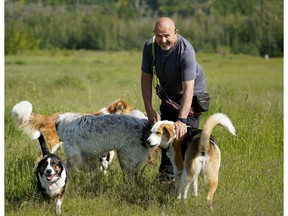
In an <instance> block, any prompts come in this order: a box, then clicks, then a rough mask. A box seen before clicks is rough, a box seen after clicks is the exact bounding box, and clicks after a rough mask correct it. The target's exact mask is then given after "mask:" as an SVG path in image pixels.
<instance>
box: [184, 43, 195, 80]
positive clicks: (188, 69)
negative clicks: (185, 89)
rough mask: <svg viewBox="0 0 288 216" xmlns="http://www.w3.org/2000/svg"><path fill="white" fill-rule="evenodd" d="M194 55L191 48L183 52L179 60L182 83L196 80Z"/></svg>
mask: <svg viewBox="0 0 288 216" xmlns="http://www.w3.org/2000/svg"><path fill="white" fill-rule="evenodd" d="M196 66H197V61H196V55H195V51H194V49H193V48H190V49H187V50H185V52H184V53H183V55H182V58H181V77H182V81H189V80H195V79H196Z"/></svg>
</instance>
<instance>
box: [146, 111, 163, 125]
mask: <svg viewBox="0 0 288 216" xmlns="http://www.w3.org/2000/svg"><path fill="white" fill-rule="evenodd" d="M147 117H148V120H149V122H150V124H155V123H156V122H157V121H160V120H161V117H160V115H159V113H157V112H156V111H155V110H151V111H149V112H147Z"/></svg>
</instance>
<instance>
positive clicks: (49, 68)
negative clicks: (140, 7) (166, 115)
mask: <svg viewBox="0 0 288 216" xmlns="http://www.w3.org/2000/svg"><path fill="white" fill-rule="evenodd" d="M198 61H199V62H200V64H201V65H202V66H203V68H204V70H205V72H206V77H207V86H208V88H207V91H208V92H209V93H210V96H211V107H210V110H209V112H207V113H204V114H203V115H202V120H201V127H202V126H203V123H204V122H205V120H206V119H207V117H208V116H209V115H211V114H212V113H215V112H223V113H225V114H227V115H228V116H229V117H230V118H231V120H232V122H233V123H234V126H235V128H236V130H237V136H236V137H232V136H231V135H230V134H229V133H228V132H227V131H226V130H224V129H223V128H221V127H217V128H216V129H215V130H214V132H213V133H214V135H215V137H216V139H217V140H218V142H219V145H220V148H221V150H222V165H221V169H220V176H219V177H220V183H219V187H218V190H217V191H216V193H215V196H214V211H213V212H210V211H209V209H208V208H207V207H206V205H205V197H206V187H205V184H204V182H203V181H202V180H200V182H199V197H198V198H194V197H192V196H191V195H190V197H189V199H188V201H187V203H182V202H179V201H177V200H176V199H175V196H174V194H173V191H169V190H168V188H167V187H165V186H163V185H160V184H159V183H158V182H155V181H154V178H155V176H156V175H157V170H158V167H159V163H160V161H159V159H160V158H159V156H158V155H157V154H155V161H156V165H150V164H148V165H146V166H145V167H144V168H143V172H142V175H141V177H142V178H141V180H139V181H138V182H137V184H136V185H127V184H125V183H124V182H123V181H122V174H121V171H120V168H119V165H118V163H117V160H114V161H113V164H112V166H111V169H110V171H109V174H108V175H107V176H102V175H100V174H95V173H91V172H87V171H86V172H85V171H82V172H80V173H79V174H77V176H74V177H73V178H70V179H69V181H68V185H67V191H66V195H65V200H64V203H63V206H62V210H63V215H73V216H74V215H103V216H104V215H117V216H118V215H125V216H126V215H221V216H222V215H251V216H252V215H253V216H254V215H269V216H270V215H283V199H284V198H283V197H284V195H283V187H284V186H283V160H284V156H283V59H282V58H277V59H269V60H264V59H262V58H257V57H251V56H245V55H224V56H223V55H219V54H204V53H200V54H198ZM140 65H141V53H140V52H88V51H78V52H76V51H75V52H72V51H54V52H34V53H23V54H22V55H17V56H5V180H4V181H5V215H51V214H52V215H53V214H54V208H55V205H54V202H53V203H51V204H45V203H44V202H43V200H42V197H41V195H40V194H39V193H38V192H37V190H36V180H35V176H34V167H35V159H36V157H37V151H38V150H37V147H38V144H37V142H34V141H31V140H30V139H29V138H28V137H27V136H26V135H24V134H22V133H21V132H20V131H18V130H17V129H16V128H15V125H14V124H13V122H12V120H11V117H10V112H11V109H12V107H13V105H15V104H16V103H17V102H19V101H21V100H28V101H30V102H31V103H32V104H33V110H34V111H35V112H37V113H42V114H52V113H54V112H58V111H75V112H92V111H96V110H98V109H100V108H102V107H104V106H107V105H108V104H110V103H111V102H112V101H114V100H116V99H118V98H122V99H125V100H127V101H129V102H130V103H132V104H133V105H134V107H135V108H137V109H140V110H144V107H143V103H142V98H141V91H140ZM153 101H154V104H155V106H157V105H159V100H158V99H157V98H156V97H154V99H153ZM58 154H59V155H60V156H61V157H62V158H63V159H64V160H65V154H64V151H63V149H61V150H60V151H59V152H58Z"/></svg>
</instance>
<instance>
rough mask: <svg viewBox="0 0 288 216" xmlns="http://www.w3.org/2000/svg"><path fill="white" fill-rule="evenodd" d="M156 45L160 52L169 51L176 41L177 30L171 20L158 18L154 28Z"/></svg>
mask: <svg viewBox="0 0 288 216" xmlns="http://www.w3.org/2000/svg"><path fill="white" fill-rule="evenodd" d="M154 33H155V36H156V43H157V44H158V45H159V46H160V47H161V49H162V50H164V51H168V50H170V49H171V48H172V47H173V46H174V45H175V44H176V41H177V30H176V28H175V24H174V22H173V20H172V19H170V18H168V17H162V18H159V19H158V20H157V21H156V23H155V27H154Z"/></svg>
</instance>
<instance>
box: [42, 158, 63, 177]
mask: <svg viewBox="0 0 288 216" xmlns="http://www.w3.org/2000/svg"><path fill="white" fill-rule="evenodd" d="M64 169H65V167H64V165H63V163H62V162H61V160H60V158H58V157H57V156H55V155H52V154H51V155H47V156H45V157H44V158H43V159H42V160H41V161H40V162H39V163H38V166H37V175H38V176H39V178H41V179H42V180H43V181H46V182H55V181H57V180H58V179H59V178H60V176H61V173H62V172H63V171H64Z"/></svg>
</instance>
